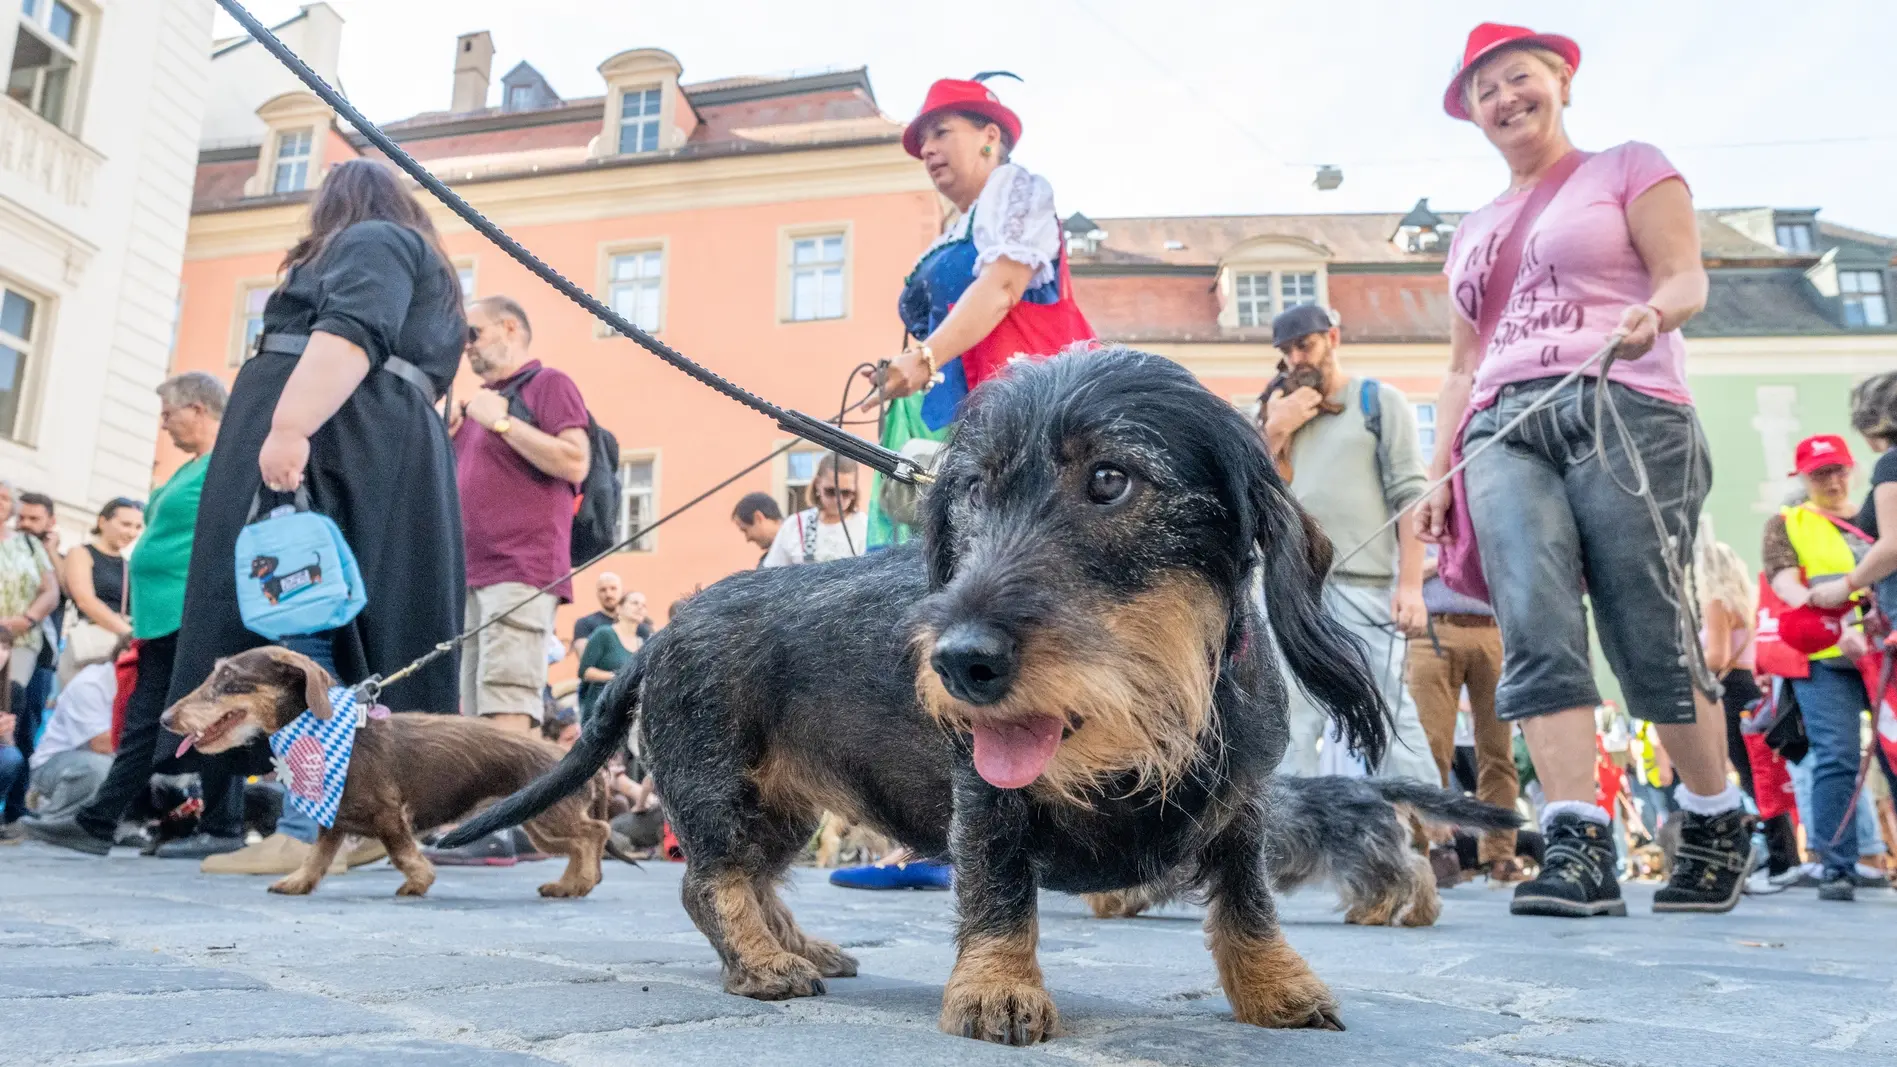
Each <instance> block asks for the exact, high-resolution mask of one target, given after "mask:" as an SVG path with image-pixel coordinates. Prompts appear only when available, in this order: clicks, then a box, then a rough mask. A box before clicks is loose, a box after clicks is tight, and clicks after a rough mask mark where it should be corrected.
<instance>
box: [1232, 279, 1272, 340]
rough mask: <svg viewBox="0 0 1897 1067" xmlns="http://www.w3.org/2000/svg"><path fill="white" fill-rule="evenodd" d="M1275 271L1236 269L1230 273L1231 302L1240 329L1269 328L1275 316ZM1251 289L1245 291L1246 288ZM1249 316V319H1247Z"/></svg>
mask: <svg viewBox="0 0 1897 1067" xmlns="http://www.w3.org/2000/svg"><path fill="white" fill-rule="evenodd" d="M1277 280H1278V276H1277V272H1276V271H1269V270H1247V271H1236V272H1234V273H1233V275H1232V304H1233V307H1234V308H1235V309H1236V310H1235V312H1234V314H1236V315H1237V316H1238V327H1239V329H1241V330H1257V329H1270V328H1271V320H1272V319H1273V318H1275V317H1276V316H1277V312H1276V311H1275V310H1274V308H1276V307H1277V295H1276V289H1275V286H1276V285H1277ZM1247 289H1249V290H1251V291H1250V292H1246V290H1247ZM1248 318H1249V320H1250V321H1247V319H1248Z"/></svg>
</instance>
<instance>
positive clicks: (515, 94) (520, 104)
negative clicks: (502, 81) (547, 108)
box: [505, 85, 534, 111]
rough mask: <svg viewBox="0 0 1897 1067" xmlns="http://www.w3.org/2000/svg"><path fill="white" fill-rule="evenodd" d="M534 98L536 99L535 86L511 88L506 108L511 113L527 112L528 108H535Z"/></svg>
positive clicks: (508, 92) (508, 91)
mask: <svg viewBox="0 0 1897 1067" xmlns="http://www.w3.org/2000/svg"><path fill="white" fill-rule="evenodd" d="M533 98H534V89H533V86H531V85H515V86H511V87H509V88H508V90H507V103H506V105H505V107H506V108H507V110H509V111H525V110H527V109H528V108H530V107H532V106H533Z"/></svg>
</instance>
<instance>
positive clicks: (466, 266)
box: [454, 263, 474, 304]
mask: <svg viewBox="0 0 1897 1067" xmlns="http://www.w3.org/2000/svg"><path fill="white" fill-rule="evenodd" d="M454 275H455V280H456V281H458V282H460V283H461V302H462V303H464V304H465V303H467V302H468V301H470V300H473V299H474V264H472V263H457V264H455V268H454Z"/></svg>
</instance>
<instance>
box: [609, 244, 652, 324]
mask: <svg viewBox="0 0 1897 1067" xmlns="http://www.w3.org/2000/svg"><path fill="white" fill-rule="evenodd" d="M664 271H665V253H664V251H662V250H660V249H657V248H651V249H646V250H644V251H639V252H621V253H619V254H617V255H615V256H613V257H612V259H611V260H609V261H608V263H607V274H606V278H607V283H606V303H608V304H610V305H612V309H613V310H614V311H616V312H618V313H619V315H620V317H622V318H624V319H625V320H626V321H628V322H630V323H632V324H633V325H634V326H637V327H639V328H640V329H642V330H649V331H653V332H657V330H658V328H659V293H660V289H661V287H662V285H663V283H664V280H665V274H664Z"/></svg>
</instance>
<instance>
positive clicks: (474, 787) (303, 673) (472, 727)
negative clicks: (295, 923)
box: [161, 647, 609, 897]
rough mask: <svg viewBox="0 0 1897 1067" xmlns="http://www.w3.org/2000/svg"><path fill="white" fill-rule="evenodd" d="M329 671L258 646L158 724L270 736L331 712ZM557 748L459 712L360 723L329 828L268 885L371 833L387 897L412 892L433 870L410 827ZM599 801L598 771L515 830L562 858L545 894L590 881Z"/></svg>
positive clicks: (226, 739) (436, 819)
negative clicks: (391, 877)
mask: <svg viewBox="0 0 1897 1067" xmlns="http://www.w3.org/2000/svg"><path fill="white" fill-rule="evenodd" d="M333 684H334V682H333V681H332V680H331V679H330V676H329V674H328V672H326V671H324V670H323V668H322V667H320V666H318V665H317V664H316V663H315V662H314V661H312V660H310V659H309V658H308V657H307V656H301V655H298V654H297V653H295V652H291V651H289V650H288V649H284V648H276V647H270V648H258V649H252V650H251V651H249V652H243V653H239V654H238V655H235V656H232V657H230V658H229V659H226V660H221V661H219V663H218V665H217V667H216V669H214V670H213V671H212V672H211V676H210V677H209V678H206V679H205V680H204V684H203V685H200V686H198V687H197V688H196V689H194V690H192V691H191V692H190V693H189V694H187V695H186V696H185V697H184V699H182V700H180V701H178V703H176V704H174V705H172V707H171V708H170V709H169V710H168V711H166V712H165V714H164V717H163V719H162V720H161V721H162V723H163V724H164V726H165V728H166V729H168V730H170V731H172V732H173V733H177V734H181V735H183V736H184V737H185V738H186V739H187V743H188V744H189V745H191V746H194V747H196V748H197V749H198V750H199V751H201V752H204V753H207V754H210V753H217V752H223V751H226V750H229V749H232V748H236V747H237V746H239V745H242V744H244V743H245V742H247V741H249V740H250V739H251V738H253V737H256V736H257V735H258V734H265V735H268V734H272V733H275V732H276V731H277V730H278V729H280V728H282V727H284V726H287V725H289V723H290V722H291V720H293V719H295V718H296V717H297V716H299V715H301V714H303V712H304V711H305V710H306V709H307V710H309V711H310V712H311V713H312V714H314V715H316V716H317V717H318V718H328V717H329V716H330V714H331V708H330V703H329V688H330V686H331V685H333ZM560 755H561V751H560V749H559V748H557V747H555V746H554V745H552V744H549V743H548V742H546V741H543V740H541V739H540V738H538V737H534V736H531V735H528V734H515V733H509V732H507V731H505V730H501V729H499V728H497V727H495V726H493V725H491V724H489V723H485V722H482V721H480V720H479V719H472V718H464V717H462V716H460V715H429V714H420V713H407V714H400V715H390V716H388V717H386V718H380V719H370V720H368V721H367V722H365V723H363V725H362V727H361V728H360V729H358V730H357V731H356V741H355V749H354V752H353V753H352V755H351V756H350V759H349V778H348V782H347V784H345V785H344V786H343V794H342V800H341V803H340V804H339V805H338V808H337V812H336V822H335V825H333V826H330V827H328V828H327V829H325V830H323V831H322V832H321V833H320V834H318V835H317V838H316V847H315V848H313V849H311V850H310V856H309V859H308V860H307V861H305V862H304V864H303V867H302V869H301V870H298V871H296V872H294V873H292V874H290V875H289V876H288V877H286V878H284V879H283V880H282V881H279V882H277V883H276V884H274V885H272V886H271V887H270V891H271V892H272V893H290V894H295V895H301V894H304V893H308V892H310V891H311V890H313V889H315V888H316V883H318V882H320V881H322V880H323V874H324V872H325V871H327V870H328V869H329V864H330V861H331V860H332V859H334V857H335V855H336V850H337V848H338V847H339V846H341V844H342V840H343V836H344V835H345V834H357V835H360V836H364V837H373V838H376V839H377V840H379V841H381V842H382V844H383V846H384V847H385V848H387V849H388V850H389V862H391V863H393V864H394V865H395V866H396V868H397V869H398V870H400V871H401V872H402V873H403V874H404V875H407V880H406V881H404V882H403V883H402V886H401V888H399V889H397V890H396V891H395V892H396V895H397V896H408V897H418V896H421V895H422V894H424V893H426V892H428V887H429V886H430V885H432V884H434V881H435V869H434V866H433V865H432V864H430V863H429V862H428V861H427V860H426V859H424V858H423V857H422V854H421V849H419V848H417V847H416V845H415V838H414V831H415V830H416V829H428V828H430V827H434V826H441V825H443V824H446V823H450V822H454V821H456V820H458V819H461V818H464V817H466V816H467V815H468V814H469V813H471V812H473V811H474V810H476V809H477V808H479V807H480V806H481V804H482V802H484V801H487V800H490V799H493V798H495V797H503V796H506V795H507V794H509V793H512V792H513V791H515V790H516V789H519V788H520V787H522V786H524V785H526V784H527V783H528V782H530V781H532V780H533V779H534V778H536V777H538V776H539V775H541V774H543V773H545V772H546V771H548V770H550V769H551V768H552V767H553V765H554V764H556V763H558V762H559V761H560ZM606 803H607V797H606V792H605V789H604V786H603V782H601V781H600V780H598V779H595V780H594V781H592V782H590V783H588V784H587V786H586V787H585V788H584V789H581V790H580V791H578V792H576V793H574V794H573V795H571V796H569V797H566V798H564V799H563V800H562V801H561V802H560V803H558V804H555V805H553V806H552V807H550V808H548V809H547V810H546V812H545V813H543V814H541V815H539V816H537V817H536V818H534V819H532V820H530V821H529V822H527V823H526V824H525V826H524V827H523V829H525V830H526V831H527V836H528V838H529V839H530V840H532V841H533V843H534V847H535V848H538V849H540V850H541V851H543V852H548V853H557V854H560V855H564V856H566V857H567V867H566V872H565V873H564V874H562V875H561V876H560V878H559V880H558V881H553V882H548V883H547V884H546V885H543V886H541V887H540V895H541V896H543V897H583V896H585V895H586V894H587V893H590V892H592V889H593V887H594V886H596V885H598V884H599V880H600V857H601V855H602V854H603V853H604V852H605V850H606V843H607V837H608V834H609V829H608V827H607V825H606V822H605V818H606Z"/></svg>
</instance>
